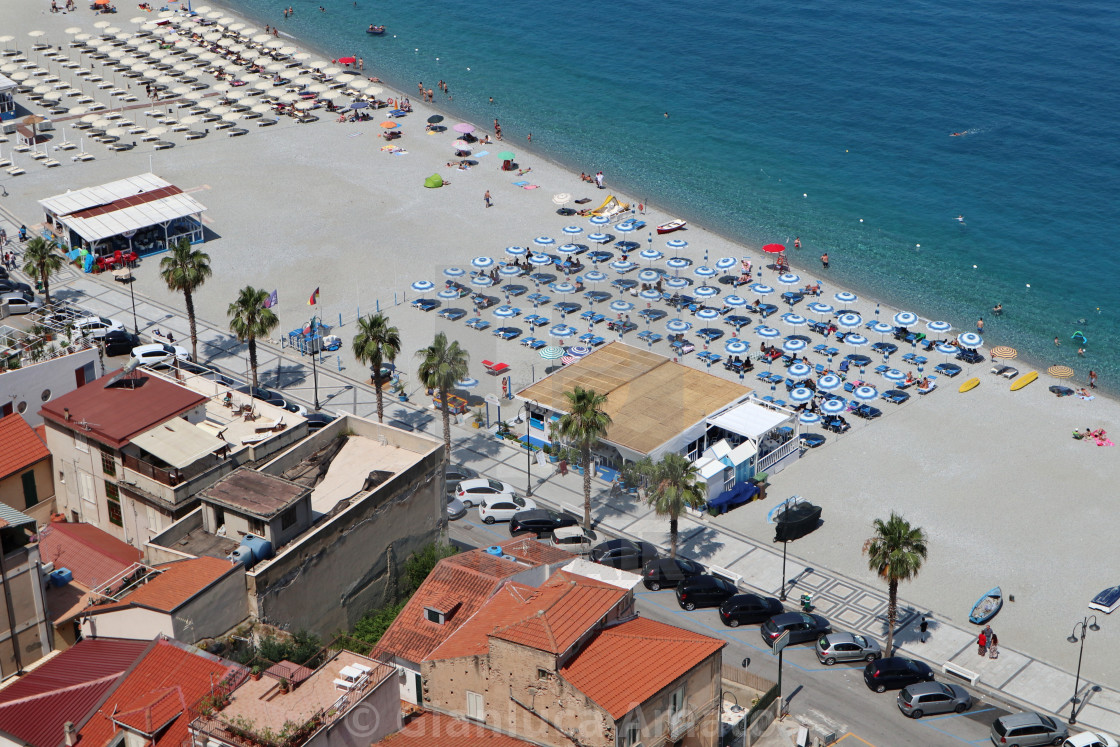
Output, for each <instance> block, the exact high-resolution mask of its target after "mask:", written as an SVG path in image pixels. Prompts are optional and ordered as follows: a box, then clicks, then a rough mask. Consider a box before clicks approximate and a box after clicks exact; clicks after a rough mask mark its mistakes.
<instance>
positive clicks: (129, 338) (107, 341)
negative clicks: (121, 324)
mask: <svg viewBox="0 0 1120 747" xmlns="http://www.w3.org/2000/svg"><path fill="white" fill-rule="evenodd" d="M101 344H102V345H104V346H105V355H107V356H109V357H112V356H114V355H124V354H125V353H130V352H132V349H133V348H135V347H136V346H138V345H139V344H140V338H139V337H137V336H136V335H134V334H132V333H131V332H126V331H124V330H123V329H114V330H111V331H109V332H106V333H105V336H104V337H102V338H101Z"/></svg>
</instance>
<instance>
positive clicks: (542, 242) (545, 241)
mask: <svg viewBox="0 0 1120 747" xmlns="http://www.w3.org/2000/svg"><path fill="white" fill-rule="evenodd" d="M533 243H534V244H536V245H537V246H551V245H552V244H555V243H556V239H552V238H549V237H548V236H538V237H537V238H535V239H533Z"/></svg>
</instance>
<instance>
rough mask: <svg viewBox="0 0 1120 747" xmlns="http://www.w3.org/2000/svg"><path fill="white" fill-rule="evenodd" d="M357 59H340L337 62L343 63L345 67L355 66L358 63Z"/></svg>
mask: <svg viewBox="0 0 1120 747" xmlns="http://www.w3.org/2000/svg"><path fill="white" fill-rule="evenodd" d="M357 61H358V60H357V58H356V57H339V58H338V59H337V60H335V62H341V63H342V64H343V65H353V64H354V63H355V62H357Z"/></svg>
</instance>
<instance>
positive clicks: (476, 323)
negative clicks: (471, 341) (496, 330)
mask: <svg viewBox="0 0 1120 747" xmlns="http://www.w3.org/2000/svg"><path fill="white" fill-rule="evenodd" d="M467 326H468V327H470V328H471V329H477V330H478V331H479V332H482V331H483V330H487V329H490V322H488V321H486V320H485V319H483V318H481V317H475V318H474V319H471V320H470V321H469V322H467Z"/></svg>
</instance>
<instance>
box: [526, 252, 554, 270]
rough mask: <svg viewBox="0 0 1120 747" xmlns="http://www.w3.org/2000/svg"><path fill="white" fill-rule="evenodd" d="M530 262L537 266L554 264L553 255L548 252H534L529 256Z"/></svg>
mask: <svg viewBox="0 0 1120 747" xmlns="http://www.w3.org/2000/svg"><path fill="white" fill-rule="evenodd" d="M529 264H534V265H536V266H537V267H544V266H545V265H550V264H552V257H550V256H548V255H547V254H534V255H533V256H531V257H529Z"/></svg>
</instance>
